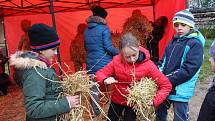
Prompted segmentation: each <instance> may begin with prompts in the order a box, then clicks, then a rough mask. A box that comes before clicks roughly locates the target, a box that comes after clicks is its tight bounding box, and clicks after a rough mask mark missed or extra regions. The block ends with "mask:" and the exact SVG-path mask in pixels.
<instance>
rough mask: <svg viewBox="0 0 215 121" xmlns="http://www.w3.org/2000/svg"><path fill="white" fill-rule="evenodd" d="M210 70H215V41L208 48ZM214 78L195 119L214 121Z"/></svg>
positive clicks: (198, 120)
mask: <svg viewBox="0 0 215 121" xmlns="http://www.w3.org/2000/svg"><path fill="white" fill-rule="evenodd" d="M209 54H210V55H211V57H210V59H209V61H210V63H211V70H212V72H215V41H213V43H212V45H211V48H210V50H209ZM214 114H215V78H214V79H213V82H212V85H211V87H210V88H209V89H208V92H207V94H206V96H205V99H204V101H203V103H202V106H201V109H200V112H199V116H198V119H197V121H215V115H214Z"/></svg>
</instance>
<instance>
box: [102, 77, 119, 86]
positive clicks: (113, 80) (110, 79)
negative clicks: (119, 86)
mask: <svg viewBox="0 0 215 121" xmlns="http://www.w3.org/2000/svg"><path fill="white" fill-rule="evenodd" d="M117 82H118V81H117V80H115V79H114V78H113V77H108V78H107V79H105V80H104V84H105V85H108V84H113V83H117Z"/></svg>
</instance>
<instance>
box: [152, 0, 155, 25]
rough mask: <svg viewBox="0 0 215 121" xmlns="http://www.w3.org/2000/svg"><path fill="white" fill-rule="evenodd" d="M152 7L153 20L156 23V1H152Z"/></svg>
mask: <svg viewBox="0 0 215 121" xmlns="http://www.w3.org/2000/svg"><path fill="white" fill-rule="evenodd" d="M152 7H153V19H154V22H155V0H152Z"/></svg>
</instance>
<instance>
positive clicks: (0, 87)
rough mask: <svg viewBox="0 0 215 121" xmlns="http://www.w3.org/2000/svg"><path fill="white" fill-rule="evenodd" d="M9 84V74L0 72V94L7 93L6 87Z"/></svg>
mask: <svg viewBox="0 0 215 121" xmlns="http://www.w3.org/2000/svg"><path fill="white" fill-rule="evenodd" d="M9 84H10V80H9V76H8V75H7V74H6V73H1V74H0V95H7V89H8V86H9Z"/></svg>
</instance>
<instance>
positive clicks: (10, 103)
mask: <svg viewBox="0 0 215 121" xmlns="http://www.w3.org/2000/svg"><path fill="white" fill-rule="evenodd" d="M211 82H212V77H209V78H206V79H205V80H204V81H202V82H201V83H200V82H197V87H196V92H195V96H194V97H193V98H192V101H191V102H190V121H196V119H197V117H198V113H199V110H200V107H201V104H202V101H203V99H204V97H205V94H206V92H207V89H208V87H209V85H210V83H211ZM0 121H25V110H24V107H23V97H22V93H21V90H20V89H19V88H18V87H17V86H16V85H12V86H10V87H9V92H8V95H7V96H0ZM97 121H98V120H97Z"/></svg>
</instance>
